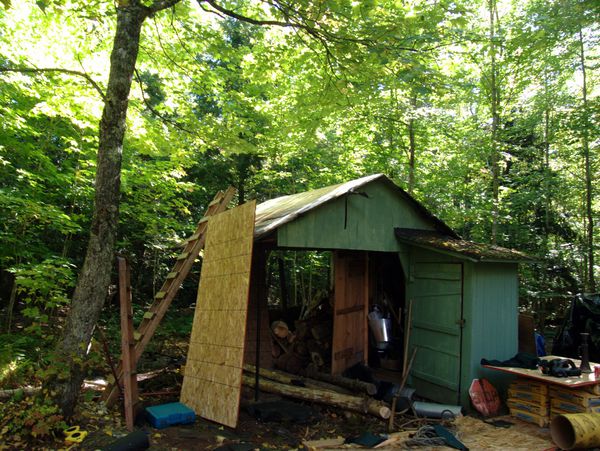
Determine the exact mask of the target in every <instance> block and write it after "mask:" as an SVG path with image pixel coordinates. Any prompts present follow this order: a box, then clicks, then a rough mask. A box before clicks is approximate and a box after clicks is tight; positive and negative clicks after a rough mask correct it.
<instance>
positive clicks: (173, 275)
mask: <svg viewBox="0 0 600 451" xmlns="http://www.w3.org/2000/svg"><path fill="white" fill-rule="evenodd" d="M178 275H179V271H171V272H170V273H169V274H167V280H169V279H174V278H175V277H177V276H178Z"/></svg>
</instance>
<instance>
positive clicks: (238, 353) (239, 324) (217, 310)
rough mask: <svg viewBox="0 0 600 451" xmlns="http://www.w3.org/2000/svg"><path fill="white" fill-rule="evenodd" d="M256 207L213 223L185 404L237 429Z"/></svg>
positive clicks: (218, 217) (225, 214)
mask: <svg viewBox="0 0 600 451" xmlns="http://www.w3.org/2000/svg"><path fill="white" fill-rule="evenodd" d="M255 210H256V202H255V201H252V202H248V203H246V204H244V205H242V206H240V207H236V208H234V209H231V210H228V211H226V212H223V213H220V214H218V215H216V216H214V217H212V218H211V219H210V220H209V223H208V230H207V236H206V246H205V249H204V260H203V262H202V271H201V273H200V286H199V288H198V301H197V303H196V312H195V314H194V323H193V326H192V335H191V338H190V347H189V351H188V356H187V362H186V365H185V374H184V378H183V386H182V388H181V402H183V403H185V404H187V405H188V406H190V407H191V408H192V409H194V411H195V412H196V414H197V415H199V416H201V417H203V418H206V419H208V420H211V421H215V422H217V423H221V424H224V425H226V426H229V427H235V426H236V425H237V419H238V411H239V403H240V390H241V381H242V365H243V357H244V337H245V331H246V316H247V312H248V293H249V288H250V269H251V262H252V244H253V239H254V212H255Z"/></svg>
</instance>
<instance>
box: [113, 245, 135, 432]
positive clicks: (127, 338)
mask: <svg viewBox="0 0 600 451" xmlns="http://www.w3.org/2000/svg"><path fill="white" fill-rule="evenodd" d="M117 260H118V262H119V300H120V301H121V361H122V362H123V408H124V410H125V423H126V424H127V430H129V431H130V432H131V431H133V423H134V421H135V414H136V407H137V403H138V387H137V372H136V359H135V340H134V338H133V308H132V306H131V282H130V281H131V276H130V272H129V265H128V264H127V260H126V259H125V258H123V257H117Z"/></svg>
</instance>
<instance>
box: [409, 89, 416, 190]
mask: <svg viewBox="0 0 600 451" xmlns="http://www.w3.org/2000/svg"><path fill="white" fill-rule="evenodd" d="M410 105H411V106H412V110H411V117H410V119H409V120H408V152H409V153H408V194H410V195H411V196H412V195H413V194H414V190H415V152H416V150H417V143H416V139H415V120H414V118H413V115H414V114H415V110H416V108H417V97H416V96H413V97H412V98H411V99H410Z"/></svg>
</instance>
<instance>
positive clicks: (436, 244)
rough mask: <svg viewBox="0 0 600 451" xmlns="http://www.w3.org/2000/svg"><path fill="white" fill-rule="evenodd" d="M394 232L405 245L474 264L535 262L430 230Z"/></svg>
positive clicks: (508, 252) (520, 255)
mask: <svg viewBox="0 0 600 451" xmlns="http://www.w3.org/2000/svg"><path fill="white" fill-rule="evenodd" d="M394 232H395V234H396V237H397V238H398V239H399V240H400V241H403V242H405V243H408V244H412V245H415V246H419V247H423V248H426V249H430V250H434V251H443V252H446V253H449V254H453V255H457V256H459V257H462V258H467V259H469V260H471V261H475V262H482V261H486V262H519V261H521V262H533V261H535V260H534V259H533V258H532V257H530V256H528V255H526V254H524V253H522V252H519V251H516V250H514V249H507V248H505V247H500V246H495V245H491V244H482V243H475V242H473V241H466V240H462V239H458V238H454V237H451V236H448V235H445V234H443V233H438V232H433V231H430V230H416V229H405V228H400V227H397V228H395V229H394Z"/></svg>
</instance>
